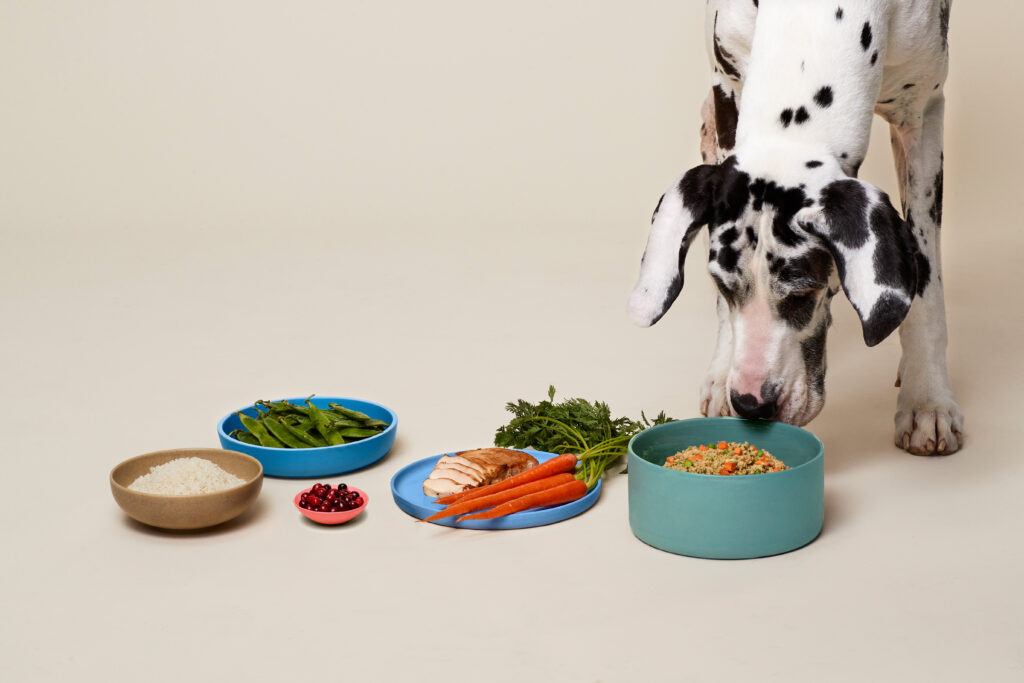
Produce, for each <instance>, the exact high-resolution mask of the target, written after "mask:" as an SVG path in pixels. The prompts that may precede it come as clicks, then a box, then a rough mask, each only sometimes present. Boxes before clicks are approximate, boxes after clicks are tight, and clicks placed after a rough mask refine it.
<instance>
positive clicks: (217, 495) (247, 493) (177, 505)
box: [110, 448, 263, 529]
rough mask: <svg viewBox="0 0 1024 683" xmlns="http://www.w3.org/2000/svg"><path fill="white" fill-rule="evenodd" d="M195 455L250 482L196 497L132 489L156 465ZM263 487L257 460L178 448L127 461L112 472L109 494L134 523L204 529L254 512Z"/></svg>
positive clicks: (233, 454) (231, 453)
mask: <svg viewBox="0 0 1024 683" xmlns="http://www.w3.org/2000/svg"><path fill="white" fill-rule="evenodd" d="M193 457H195V458H203V459H205V460H209V461H210V462H212V463H214V464H215V465H217V466H218V467H220V468H221V469H223V470H225V471H226V472H230V473H231V474H233V475H235V476H236V477H238V478H240V479H243V480H244V481H245V483H244V484H241V485H239V486H235V487H234V488H230V489H225V490H223V491H214V492H213V493H201V494H198V495H193V496H169V495H163V494H157V493H143V492H141V491H133V490H132V489H129V488H128V486H130V485H131V483H132V482H134V481H135V480H136V479H138V478H139V477H140V476H142V475H143V474H148V473H149V470H150V468H152V467H156V466H157V465H164V464H166V463H168V462H170V461H171V460H176V459H177V458H193ZM262 487H263V466H262V465H260V463H259V461H258V460H256V459H255V458H251V457H249V456H248V455H245V454H243V453H236V452H234V451H226V450H221V449H219V448H176V449H173V450H166V451H156V452H155V453H146V454H145V455H139V456H136V457H134V458H130V459H128V460H125V461H124V462H122V463H121V464H120V465H118V466H117V467H115V468H114V469H113V470H111V471H110V490H111V492H112V493H113V494H114V500H115V501H117V504H118V505H120V506H121V509H122V510H124V511H125V512H126V513H127V514H128V516H129V517H131V518H132V519H134V520H137V521H139V522H142V523H143V524H148V525H149V526H153V527H158V528H161V529H203V528H206V527H210V526H214V525H215V524H221V523H223V522H226V521H228V520H230V519H234V518H235V517H237V516H239V515H240V514H242V513H243V512H245V511H246V510H247V509H249V506H251V505H252V504H253V503H254V502H255V501H256V498H257V497H258V496H259V494H260V489H261V488H262Z"/></svg>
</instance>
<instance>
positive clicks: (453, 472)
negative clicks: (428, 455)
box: [429, 466, 483, 486]
mask: <svg viewBox="0 0 1024 683" xmlns="http://www.w3.org/2000/svg"><path fill="white" fill-rule="evenodd" d="M429 478H430V479H450V480H451V481H454V482H455V483H456V484H465V485H467V486H479V485H480V482H481V481H483V477H481V476H480V475H479V474H467V473H466V472H463V471H462V470H457V469H455V468H454V467H451V466H448V467H438V468H436V469H435V470H434V471H433V472H431V473H430V477H429Z"/></svg>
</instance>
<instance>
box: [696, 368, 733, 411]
mask: <svg viewBox="0 0 1024 683" xmlns="http://www.w3.org/2000/svg"><path fill="white" fill-rule="evenodd" d="M725 380H726V374H725V373H716V372H709V373H708V376H707V377H705V378H704V383H703V384H702V385H701V387H700V414H701V415H703V416H705V417H728V416H729V414H730V413H729V395H728V393H727V392H726V390H725Z"/></svg>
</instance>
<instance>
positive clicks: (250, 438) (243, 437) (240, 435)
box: [230, 429, 260, 446]
mask: <svg viewBox="0 0 1024 683" xmlns="http://www.w3.org/2000/svg"><path fill="white" fill-rule="evenodd" d="M230 436H231V438H232V439H236V440H238V441H241V442H242V443H247V444H249V445H251V446H259V445H260V440H259V439H257V438H256V435H255V434H253V433H252V432H247V431H245V430H244V429H235V430H233V431H232V432H231V434H230Z"/></svg>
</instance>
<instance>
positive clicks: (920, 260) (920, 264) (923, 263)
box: [916, 240, 932, 296]
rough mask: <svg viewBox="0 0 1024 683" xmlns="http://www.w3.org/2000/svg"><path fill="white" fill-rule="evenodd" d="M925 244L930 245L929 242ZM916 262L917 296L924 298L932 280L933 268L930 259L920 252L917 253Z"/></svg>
mask: <svg viewBox="0 0 1024 683" xmlns="http://www.w3.org/2000/svg"><path fill="white" fill-rule="evenodd" d="M924 243H925V244H928V241H927V240H925V241H924ZM916 261H917V295H918V296H922V295H923V294H924V290H926V289H927V288H928V283H929V281H930V280H931V276H932V267H931V264H930V263H929V262H928V257H927V256H925V255H924V254H923V253H922V252H920V251H919V252H917V254H916Z"/></svg>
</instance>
